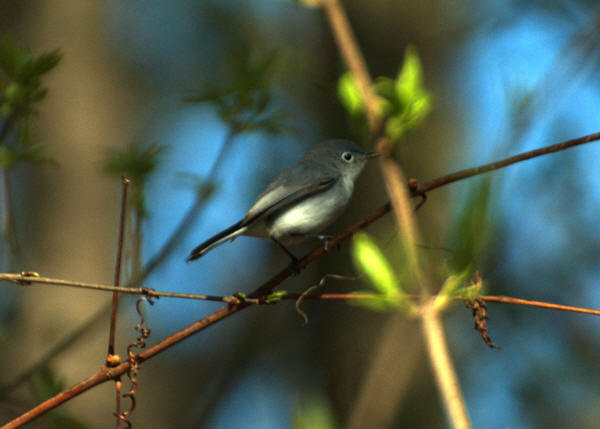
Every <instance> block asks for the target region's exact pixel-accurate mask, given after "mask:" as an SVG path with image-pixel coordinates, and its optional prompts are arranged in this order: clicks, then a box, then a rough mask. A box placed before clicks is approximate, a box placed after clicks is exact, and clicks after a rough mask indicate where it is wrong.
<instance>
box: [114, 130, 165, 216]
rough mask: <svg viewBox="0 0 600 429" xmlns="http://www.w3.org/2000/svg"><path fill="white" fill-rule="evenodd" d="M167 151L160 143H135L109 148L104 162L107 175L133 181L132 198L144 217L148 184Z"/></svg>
mask: <svg viewBox="0 0 600 429" xmlns="http://www.w3.org/2000/svg"><path fill="white" fill-rule="evenodd" d="M165 149H166V147H165V146H161V145H159V144H158V143H150V144H148V143H146V142H142V141H134V142H132V143H130V144H127V145H125V146H124V147H122V148H114V147H113V148H109V149H108V150H107V152H106V155H105V157H104V160H103V161H102V169H103V170H104V172H105V173H106V174H108V175H110V176H113V177H121V176H125V177H127V178H129V179H131V182H132V185H133V187H132V190H133V192H132V193H131V194H130V198H131V200H132V202H133V205H134V206H135V208H136V210H137V211H138V212H139V214H140V215H142V216H145V215H146V203H145V201H146V197H145V193H144V189H145V185H146V182H147V181H148V179H149V177H150V175H151V174H152V173H154V171H156V169H157V168H158V165H159V164H160V157H161V155H162V154H163V153H164V151H165Z"/></svg>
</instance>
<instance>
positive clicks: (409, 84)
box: [337, 46, 432, 142]
mask: <svg viewBox="0 0 600 429" xmlns="http://www.w3.org/2000/svg"><path fill="white" fill-rule="evenodd" d="M337 90H338V97H339V99H340V100H341V102H342V104H343V105H344V107H345V108H346V110H347V111H348V113H349V114H350V116H351V117H352V118H354V119H356V120H361V121H363V122H364V119H363V118H364V116H365V106H364V102H363V99H362V95H361V92H360V88H359V86H358V82H356V79H355V78H354V76H353V75H352V74H351V73H350V72H347V73H344V74H343V75H342V76H341V77H340V79H339V81H338V86H337ZM374 90H375V94H376V96H377V102H378V104H379V109H380V112H381V114H382V115H383V118H384V123H385V125H384V130H385V135H386V136H387V137H388V138H389V139H390V140H391V141H392V142H398V141H399V140H400V139H401V138H402V137H404V136H405V135H407V134H408V133H409V132H411V131H413V130H415V129H416V128H417V127H418V126H419V125H421V123H422V122H423V120H424V119H425V118H426V117H427V115H428V114H429V112H430V111H431V107H432V96H431V94H430V93H429V92H428V91H427V90H426V89H425V87H424V86H423V71H422V68H421V61H420V60H419V56H418V54H417V51H416V49H415V48H414V47H412V46H408V47H407V48H406V52H405V55H404V63H403V64H402V67H401V68H400V71H399V72H398V75H397V76H396V79H390V78H388V77H384V76H381V77H378V78H377V79H376V80H375V84H374Z"/></svg>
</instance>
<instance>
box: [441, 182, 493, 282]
mask: <svg viewBox="0 0 600 429" xmlns="http://www.w3.org/2000/svg"><path fill="white" fill-rule="evenodd" d="M490 183H491V181H490V177H489V176H487V177H483V178H482V179H481V180H480V181H479V183H478V184H476V185H474V186H472V187H471V189H470V191H469V193H468V195H467V198H466V201H465V203H464V205H463V207H462V209H461V211H460V214H459V216H458V220H457V221H456V223H455V227H454V228H453V229H452V230H453V231H454V238H453V240H452V241H453V245H452V248H453V249H454V251H453V253H452V257H451V259H450V271H451V272H455V273H458V272H466V273H467V274H468V275H471V274H473V272H474V271H475V270H476V269H477V268H478V265H479V264H480V263H481V259H482V257H484V256H485V255H486V252H485V247H486V246H487V244H488V243H489V241H490V236H491V235H492V234H493V232H492V231H491V228H492V227H493V223H492V222H491V221H490V198H491V197H490V186H491V185H490Z"/></svg>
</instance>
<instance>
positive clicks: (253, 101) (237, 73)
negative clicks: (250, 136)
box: [183, 49, 294, 135]
mask: <svg viewBox="0 0 600 429" xmlns="http://www.w3.org/2000/svg"><path fill="white" fill-rule="evenodd" d="M276 60H277V56H276V55H275V54H274V53H268V54H255V53H252V52H251V51H250V50H248V49H242V50H239V52H238V54H237V55H234V56H232V63H231V68H230V72H231V74H232V77H231V79H230V81H229V82H219V84H216V83H213V82H203V83H202V85H201V87H202V88H201V89H199V90H196V91H192V92H191V94H190V95H188V96H186V97H184V99H183V100H184V101H185V102H187V103H208V104H210V105H212V106H213V107H215V109H216V111H217V114H218V115H219V118H220V119H221V120H222V121H223V122H224V123H225V124H227V125H229V126H230V127H231V129H232V130H233V131H234V132H235V133H242V132H261V131H262V132H266V133H267V134H270V135H276V134H280V133H284V132H292V131H294V129H293V128H292V127H291V126H289V125H287V124H286V123H285V120H286V119H287V117H286V114H285V112H284V111H283V110H281V109H279V108H277V107H274V101H273V94H272V90H271V86H272V73H273V69H274V66H275V63H276Z"/></svg>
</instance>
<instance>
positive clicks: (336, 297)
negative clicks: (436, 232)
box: [0, 240, 600, 316]
mask: <svg viewBox="0 0 600 429" xmlns="http://www.w3.org/2000/svg"><path fill="white" fill-rule="evenodd" d="M340 241H341V240H340ZM316 258H317V257H315V259H316ZM2 280H5V281H10V282H12V283H17V284H21V285H22V284H25V283H33V284H50V285H59V286H67V287H71V286H72V287H78V288H83V289H92V290H100V291H108V292H114V291H118V292H119V293H125V294H132V295H145V296H149V297H156V298H160V297H164V298H182V299H194V300H199V301H214V302H223V303H232V304H236V303H239V304H241V303H242V302H244V300H243V299H242V298H240V297H239V296H236V295H201V294H193V293H179V292H166V291H157V290H154V289H148V288H144V287H139V288H128V287H117V286H109V285H100V284H95V283H84V282H75V281H70V280H60V279H52V278H47V277H27V276H24V275H22V274H0V281H2ZM257 296H259V297H262V298H264V296H265V294H262V295H257ZM374 296H375V295H373V294H370V293H361V292H355V293H323V294H310V293H308V294H298V293H288V294H287V295H285V296H283V297H281V299H282V300H297V299H299V298H302V300H325V301H350V300H357V299H369V298H373V297H374ZM407 296H408V297H409V298H418V297H420V295H416V294H407ZM450 298H451V299H453V300H464V298H463V297H460V296H452V297H450ZM481 298H483V299H484V300H485V301H487V302H498V303H502V304H514V305H526V306H529V307H539V308H547V309H551V310H561V311H572V312H575V313H583V314H591V315H594V316H600V310H595V309H591V308H585V307H574V306H570V305H561V304H552V303H549V302H544V301H534V300H528V299H521V298H514V297H510V296H503V295H482V296H481ZM246 302H247V303H248V304H265V302H264V300H261V299H253V298H248V299H247V300H246Z"/></svg>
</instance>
